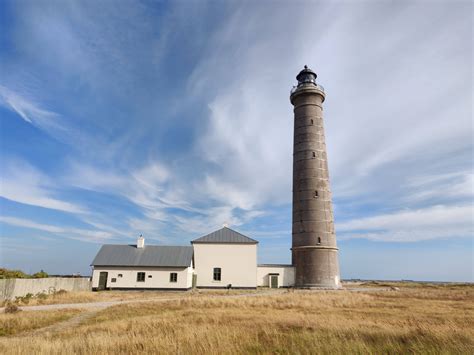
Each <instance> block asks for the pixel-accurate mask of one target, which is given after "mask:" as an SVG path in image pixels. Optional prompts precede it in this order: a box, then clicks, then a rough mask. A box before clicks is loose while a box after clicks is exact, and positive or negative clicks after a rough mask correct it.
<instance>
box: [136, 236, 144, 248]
mask: <svg viewBox="0 0 474 355" xmlns="http://www.w3.org/2000/svg"><path fill="white" fill-rule="evenodd" d="M144 247H145V238H143V235H141V234H140V236H139V237H138V239H137V248H140V249H143V248H144Z"/></svg>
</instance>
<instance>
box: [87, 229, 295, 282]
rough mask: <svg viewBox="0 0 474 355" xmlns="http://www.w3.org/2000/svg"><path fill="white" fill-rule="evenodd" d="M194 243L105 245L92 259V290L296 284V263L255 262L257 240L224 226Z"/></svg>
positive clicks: (143, 242)
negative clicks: (174, 244)
mask: <svg viewBox="0 0 474 355" xmlns="http://www.w3.org/2000/svg"><path fill="white" fill-rule="evenodd" d="M191 244H192V246H157V245H145V239H144V238H143V237H142V236H140V237H139V238H138V240H137V244H136V245H111V244H106V245H103V246H102V247H101V249H100V250H99V252H98V253H97V255H96V257H95V258H94V261H93V262H92V266H93V269H94V270H93V273H92V288H93V290H105V289H143V290H144V289H155V290H189V289H191V288H192V287H197V288H228V287H232V288H249V289H254V288H256V287H257V286H269V287H289V286H293V285H294V268H293V266H292V265H257V245H258V241H256V240H254V239H251V238H249V237H247V236H245V235H243V234H240V233H238V232H236V231H234V230H232V229H230V228H227V227H224V228H222V229H219V230H217V231H215V232H213V233H211V234H208V235H205V236H203V237H201V238H198V239H195V240H193V241H192V242H191Z"/></svg>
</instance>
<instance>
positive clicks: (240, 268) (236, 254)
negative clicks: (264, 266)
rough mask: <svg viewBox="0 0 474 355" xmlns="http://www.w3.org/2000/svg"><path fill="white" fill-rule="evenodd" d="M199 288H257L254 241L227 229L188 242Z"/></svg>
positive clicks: (255, 246) (255, 244) (255, 243)
mask: <svg viewBox="0 0 474 355" xmlns="http://www.w3.org/2000/svg"><path fill="white" fill-rule="evenodd" d="M191 244H192V245H193V248H194V262H195V266H194V272H195V273H196V275H197V276H196V278H197V282H196V286H197V287H198V288H223V287H235V288H256V287H257V244H258V242H257V241H256V240H254V239H251V238H249V237H246V236H245V235H243V234H240V233H238V232H236V231H233V230H232V229H230V228H226V227H224V228H222V229H219V230H218V231H215V232H213V233H211V234H208V235H205V236H204V237H201V238H198V239H195V240H193V241H192V242H191Z"/></svg>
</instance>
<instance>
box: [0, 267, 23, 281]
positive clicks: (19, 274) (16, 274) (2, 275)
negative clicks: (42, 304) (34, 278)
mask: <svg viewBox="0 0 474 355" xmlns="http://www.w3.org/2000/svg"><path fill="white" fill-rule="evenodd" d="M29 277H30V275H28V274H25V273H24V272H23V271H21V270H8V269H5V268H0V279H28V278H29Z"/></svg>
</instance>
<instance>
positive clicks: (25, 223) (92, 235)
mask: <svg viewBox="0 0 474 355" xmlns="http://www.w3.org/2000/svg"><path fill="white" fill-rule="evenodd" d="M0 222H1V223H5V224H8V225H11V226H16V227H21V228H29V229H35V230H40V231H44V232H49V233H54V234H58V235H61V236H62V237H64V238H70V239H78V240H82V241H87V242H96V243H97V242H105V241H106V240H108V239H110V238H112V237H113V234H111V233H110V232H105V231H99V230H89V229H81V228H73V227H63V226H55V225H50V224H43V223H37V222H34V221H31V220H28V219H24V218H16V217H9V216H0Z"/></svg>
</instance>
